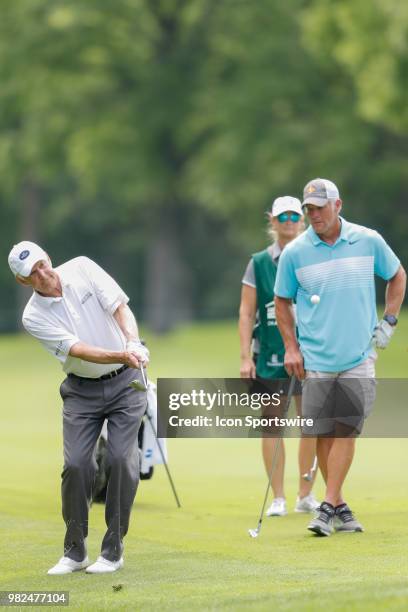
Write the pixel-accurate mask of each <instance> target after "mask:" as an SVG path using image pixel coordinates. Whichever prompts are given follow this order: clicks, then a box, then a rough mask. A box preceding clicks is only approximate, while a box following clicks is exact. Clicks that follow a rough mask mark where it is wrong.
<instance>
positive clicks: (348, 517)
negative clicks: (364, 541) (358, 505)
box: [334, 504, 364, 533]
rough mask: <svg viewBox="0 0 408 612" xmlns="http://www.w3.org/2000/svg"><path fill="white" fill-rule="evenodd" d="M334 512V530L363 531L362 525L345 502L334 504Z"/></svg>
mask: <svg viewBox="0 0 408 612" xmlns="http://www.w3.org/2000/svg"><path fill="white" fill-rule="evenodd" d="M335 512H336V513H335V516H334V529H335V530H336V531H346V532H349V533H353V532H356V531H364V529H363V526H362V525H361V523H359V522H358V521H357V520H356V519H355V517H354V515H353V513H352V511H351V510H350V508H349V507H348V505H347V504H340V506H336V510H335Z"/></svg>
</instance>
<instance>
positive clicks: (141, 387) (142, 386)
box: [130, 362, 147, 391]
mask: <svg viewBox="0 0 408 612" xmlns="http://www.w3.org/2000/svg"><path fill="white" fill-rule="evenodd" d="M140 372H141V374H142V379H143V382H140V380H137V378H135V380H132V382H131V383H130V387H133V389H135V390H136V391H147V380H146V375H145V373H144V368H143V364H142V362H140Z"/></svg>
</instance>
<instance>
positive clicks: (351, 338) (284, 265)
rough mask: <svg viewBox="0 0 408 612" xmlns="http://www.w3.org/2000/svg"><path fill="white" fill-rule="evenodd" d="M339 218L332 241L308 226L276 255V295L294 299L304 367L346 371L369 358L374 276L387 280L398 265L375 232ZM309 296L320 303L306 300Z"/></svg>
mask: <svg viewBox="0 0 408 612" xmlns="http://www.w3.org/2000/svg"><path fill="white" fill-rule="evenodd" d="M340 220H341V232H340V236H339V238H338V239H337V241H336V242H335V243H334V244H332V245H329V244H327V243H326V242H323V241H322V240H320V238H319V236H318V235H317V234H316V232H315V231H314V230H313V228H312V227H309V228H308V229H307V231H306V232H304V233H303V234H301V235H300V236H298V237H297V238H296V239H295V240H293V241H292V242H290V243H289V244H288V245H287V246H286V248H285V249H284V251H283V253H282V255H281V256H280V260H279V265H278V273H277V277H276V282H275V295H277V296H279V297H282V298H291V299H294V300H296V303H297V324H298V329H299V343H300V348H301V351H302V354H303V357H304V361H305V368H306V369H307V370H319V371H322V372H337V371H342V370H348V369H350V368H353V367H354V366H356V365H358V364H359V363H362V362H363V361H364V360H365V359H366V358H367V357H368V355H369V354H370V353H371V352H372V348H371V337H372V334H373V330H374V327H375V326H376V325H377V312H376V300H375V282H374V276H375V275H378V276H380V277H381V278H383V279H385V280H389V279H391V278H392V277H393V276H394V275H395V274H396V272H397V270H398V268H399V265H400V261H399V259H398V257H397V256H396V255H395V253H394V252H393V251H392V250H391V249H390V247H389V246H388V245H387V243H386V242H385V240H384V239H383V238H382V236H380V234H379V233H378V232H376V231H375V230H372V229H368V228H366V227H363V226H361V225H356V224H355V223H349V222H348V221H346V220H345V219H343V218H341V217H340ZM312 295H318V296H319V297H320V303H319V304H312V303H311V301H310V297H311V296H312Z"/></svg>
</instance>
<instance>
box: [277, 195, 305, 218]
mask: <svg viewBox="0 0 408 612" xmlns="http://www.w3.org/2000/svg"><path fill="white" fill-rule="evenodd" d="M287 210H291V211H293V212H295V213H298V214H299V215H300V216H302V215H303V211H302V205H301V203H300V200H298V199H297V198H293V197H292V196H282V197H280V198H276V200H274V202H273V204H272V217H277V216H278V215H280V214H281V213H283V212H286V211H287Z"/></svg>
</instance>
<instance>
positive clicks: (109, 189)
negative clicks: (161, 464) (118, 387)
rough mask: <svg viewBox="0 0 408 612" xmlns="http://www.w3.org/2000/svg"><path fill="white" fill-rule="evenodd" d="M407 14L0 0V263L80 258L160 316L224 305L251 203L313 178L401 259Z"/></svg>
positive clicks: (256, 209) (260, 209) (8, 286)
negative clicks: (16, 257) (36, 247)
mask: <svg viewBox="0 0 408 612" xmlns="http://www.w3.org/2000/svg"><path fill="white" fill-rule="evenodd" d="M407 28H408V15H407V8H406V6H405V4H404V3H401V2H398V0H392V1H390V2H389V1H386V0H381V1H380V0H376V1H375V2H372V3H367V2H364V0H357V1H355V0H353V1H351V0H337V1H336V2H329V1H328V0H313V1H312V2H306V1H305V0H287V1H286V2H284V3H282V2H275V1H274V0H257V2H252V3H245V2H235V3H234V2H231V1H230V0H103V1H101V2H87V3H84V2H82V1H80V0H72V1H70V2H68V1H67V0H58V1H57V2H55V1H51V0H20V1H19V2H14V3H11V2H8V3H4V6H3V7H2V19H1V21H0V81H1V84H2V86H1V91H0V204H1V213H0V218H1V220H2V224H1V226H0V238H1V245H2V247H1V249H0V255H1V256H2V257H3V261H5V257H6V255H7V251H8V248H9V246H10V243H11V242H15V241H16V240H18V239H21V238H30V239H34V240H38V241H41V242H43V244H44V245H45V246H46V248H47V249H48V250H49V251H50V253H51V255H52V256H53V259H54V260H56V261H62V260H63V259H65V258H69V257H72V256H76V255H78V253H85V254H87V255H89V256H91V257H94V258H95V259H98V261H99V263H101V264H102V265H105V266H107V267H108V268H109V271H110V272H111V273H112V274H114V275H115V276H117V277H118V278H119V279H120V280H121V281H122V282H123V283H125V285H126V290H127V291H128V293H129V294H130V295H131V297H132V298H133V299H134V301H135V303H136V304H137V306H138V310H139V312H140V313H142V314H143V315H144V316H145V318H146V319H147V320H148V321H149V322H150V323H151V324H154V325H155V326H156V328H157V329H162V330H163V329H166V328H168V327H171V325H172V324H174V323H176V322H177V321H178V320H180V319H181V318H183V317H187V316H200V317H201V316H231V315H232V314H233V313H235V312H236V308H237V288H238V291H239V283H240V277H241V274H242V271H243V268H244V266H245V263H246V260H247V257H248V255H249V254H250V253H251V252H253V251H254V250H256V249H258V248H261V247H262V246H263V244H264V243H265V242H266V240H265V232H264V227H265V218H264V211H265V210H266V209H267V207H269V205H270V202H271V200H272V199H273V198H274V197H276V196H277V195H281V194H283V193H291V194H293V195H297V196H299V195H300V194H301V191H302V188H303V185H304V184H305V183H306V181H307V180H308V179H310V178H311V177H313V176H327V177H328V178H331V179H333V180H334V181H335V182H336V183H337V184H338V185H339V187H340V191H341V194H342V196H343V200H344V203H345V209H344V212H345V216H346V217H348V218H349V219H350V220H353V221H357V222H361V223H364V224H367V225H369V226H373V227H375V228H376V229H379V230H380V231H381V232H382V233H384V236H385V237H386V238H387V239H388V240H389V241H390V243H391V245H392V246H393V247H394V249H395V250H396V251H397V252H398V254H399V255H400V256H401V258H402V260H403V261H407V260H408V245H407V242H406V240H405V235H406V232H407V230H408V221H407V213H406V207H405V199H406V193H407V191H408V182H407V181H408V179H407V173H406V170H405V165H406V152H407V143H408V136H407V123H408V120H407V110H406V105H405V91H406V79H407V74H408V72H407V66H406V57H407V54H406V44H407V36H406V32H407ZM164 243H165V245H164ZM135 261H137V262H141V263H143V264H144V266H143V270H135V266H134V265H133V262H135ZM220 262H222V264H225V265H220ZM226 267H228V269H225V268H226ZM0 284H1V287H2V289H3V291H2V292H3V293H8V294H10V295H11V297H10V300H9V303H8V304H7V306H4V307H3V306H2V311H3V313H2V317H3V319H4V324H3V323H2V324H1V326H0V327H1V328H5V327H10V323H9V322H8V321H9V315H7V316H6V314H5V313H6V308H7V312H9V309H10V307H11V308H12V298H13V297H14V289H13V288H14V285H13V284H12V279H11V278H8V279H7V275H6V274H4V275H3V274H0ZM152 313H156V314H154V315H153V314H152ZM6 320H7V322H6Z"/></svg>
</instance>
